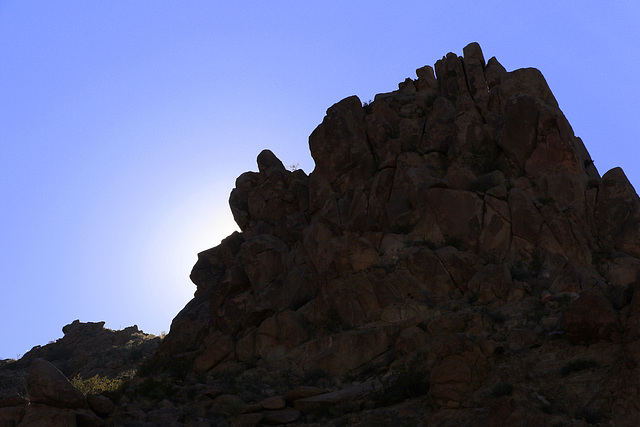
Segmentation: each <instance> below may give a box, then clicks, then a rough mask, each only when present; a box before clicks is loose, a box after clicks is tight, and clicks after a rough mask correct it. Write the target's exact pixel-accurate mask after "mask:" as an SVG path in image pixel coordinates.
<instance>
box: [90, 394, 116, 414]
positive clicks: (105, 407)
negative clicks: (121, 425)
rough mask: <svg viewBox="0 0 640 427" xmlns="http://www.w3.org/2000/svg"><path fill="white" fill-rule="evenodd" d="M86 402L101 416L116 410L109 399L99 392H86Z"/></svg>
mask: <svg viewBox="0 0 640 427" xmlns="http://www.w3.org/2000/svg"><path fill="white" fill-rule="evenodd" d="M87 402H88V403H89V407H90V408H91V409H92V410H93V411H94V412H95V413H96V414H98V415H99V416H101V417H106V416H108V415H111V414H113V412H114V411H115V410H116V406H115V405H114V404H113V402H112V401H111V399H109V398H108V397H106V396H102V395H100V394H91V393H89V394H87Z"/></svg>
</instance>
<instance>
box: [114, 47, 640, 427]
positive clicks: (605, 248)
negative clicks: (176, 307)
mask: <svg viewBox="0 0 640 427" xmlns="http://www.w3.org/2000/svg"><path fill="white" fill-rule="evenodd" d="M309 147H310V150H311V154H312V156H313V158H314V160H315V162H316V167H315V169H314V171H313V172H312V173H311V174H309V175H307V174H305V173H304V172H303V171H302V170H295V171H289V170H287V169H285V168H284V167H283V165H282V162H280V160H278V158H277V157H276V156H275V155H274V154H273V153H272V152H270V151H268V150H265V151H263V152H262V153H260V154H259V155H258V159H257V162H258V170H259V172H247V173H244V174H242V175H241V176H240V177H239V178H238V179H237V181H236V188H235V189H233V191H232V193H231V197H230V200H229V204H230V207H231V210H232V212H233V215H234V218H235V220H236V222H237V223H238V225H239V227H240V229H241V230H242V232H241V233H234V234H232V235H231V236H229V237H228V238H226V239H225V240H223V241H222V243H221V244H220V245H219V246H217V247H215V248H212V249H209V250H207V251H204V252H202V253H200V254H199V255H198V262H197V263H196V265H195V266H194V268H193V271H192V273H191V279H192V280H193V282H194V283H195V284H196V286H197V291H196V293H195V296H194V298H193V300H191V301H190V302H189V303H188V304H187V306H186V307H185V308H184V309H183V310H182V311H181V312H180V313H179V314H178V315H177V316H176V318H175V319H174V321H173V323H172V326H171V331H170V333H169V334H168V335H167V336H166V338H165V339H164V340H163V341H162V343H161V344H160V347H159V348H158V350H157V352H156V353H155V355H154V356H153V358H151V359H148V360H147V361H146V362H145V364H144V375H145V376H146V378H144V377H142V376H140V377H138V378H137V379H136V380H135V381H132V385H131V386H130V388H129V389H128V390H127V391H126V396H125V398H123V399H124V400H123V401H122V402H120V403H119V405H120V406H119V408H118V409H117V410H115V413H116V414H118V416H119V417H120V418H118V420H120V421H118V420H116V421H113V420H112V421H113V422H116V423H117V422H133V421H135V422H140V423H144V422H152V423H155V422H158V423H160V422H168V420H169V421H171V422H174V423H185V424H188V423H189V422H194V423H195V422H203V421H207V420H209V421H210V422H215V423H224V418H225V416H223V415H222V412H225V413H226V415H227V420H228V421H229V422H232V423H233V422H236V423H237V422H240V423H241V424H242V425H257V424H258V423H266V424H284V423H294V422H295V423H298V424H304V423H306V422H314V421H318V420H323V422H326V421H327V418H336V417H340V421H339V422H340V423H341V425H361V426H370V425H403V423H405V424H408V425H456V426H458V425H473V426H478V425H484V426H514V425H576V426H577V425H584V421H586V422H589V423H597V422H602V423H607V422H609V421H613V422H614V423H615V425H616V426H621V425H628V426H636V425H638V424H640V415H639V414H640V395H639V391H638V390H640V375H639V374H640V371H639V370H640V293H639V292H638V288H639V284H640V199H639V198H638V196H637V194H636V192H635V191H634V189H633V187H632V186H631V184H630V183H629V182H628V180H627V178H626V177H625V175H624V173H623V172H622V170H620V169H613V170H611V171H609V172H607V173H605V174H604V176H602V177H601V176H600V175H599V173H598V171H597V170H596V168H595V166H594V163H593V161H592V159H591V158H590V157H589V154H588V152H587V150H586V149H585V146H584V144H583V143H582V141H581V140H580V138H578V137H576V136H575V135H574V134H573V131H572V129H571V126H570V125H569V123H568V122H567V120H566V119H565V117H564V115H563V114H562V112H561V111H560V109H559V108H558V103H557V102H556V100H555V98H554V96H553V94H552V93H551V91H550V90H549V88H548V86H547V84H546V82H545V80H544V78H543V77H542V75H541V74H540V72H539V71H537V70H535V69H521V70H516V71H512V72H507V71H506V70H505V69H504V68H503V67H502V66H501V65H500V64H499V63H498V61H497V60H496V59H495V58H491V59H490V60H489V61H488V62H485V60H484V58H483V54H482V52H481V50H480V47H479V46H478V45H477V44H475V43H473V44H470V45H469V46H467V47H466V48H465V49H464V55H463V57H458V56H456V55H454V54H452V53H450V54H448V55H447V56H446V57H444V58H442V59H441V60H439V61H438V62H437V63H436V64H435V72H434V69H433V68H431V67H429V66H426V67H423V68H420V69H418V70H417V79H416V80H411V79H407V80H406V81H404V82H402V83H400V85H399V89H398V90H397V91H394V92H391V93H385V94H379V95H377V96H376V97H375V100H374V101H373V102H371V103H369V104H364V105H363V104H362V103H361V101H360V100H359V99H358V98H357V97H355V96H354V97H349V98H346V99H344V100H342V101H340V102H338V103H337V104H335V105H333V106H332V107H331V108H329V109H328V110H327V115H326V117H325V118H324V120H323V122H322V123H321V124H320V125H319V126H318V127H317V128H316V129H315V130H314V131H313V133H312V134H311V136H310V138H309ZM140 375H142V374H140ZM158 390H161V391H162V393H164V394H162V393H160V392H159V391H158ZM221 393H226V394H222V395H220V394H221ZM230 393H232V394H233V395H231V394H230ZM150 396H153V397H154V398H157V399H160V398H165V400H162V401H160V402H159V403H158V402H155V401H150V400H149V399H150ZM240 400H242V401H243V402H242V401H241V402H240V404H241V405H244V412H245V414H244V415H242V416H239V412H238V413H237V414H236V415H235V416H233V414H232V412H230V410H229V411H227V410H225V409H224V408H227V409H228V408H230V407H232V406H233V405H232V404H234V405H236V406H237V402H239V401H240ZM132 402H133V403H132ZM149 402H152V403H149ZM194 402H195V403H194ZM234 402H236V403H234ZM116 403H118V402H116ZM156 403H157V405H158V406H153V405H155V404H156ZM221 411H222V412H221ZM112 412H113V411H112ZM123 420H124V421H123ZM576 420H582V421H576ZM581 423H583V424H581ZM194 425H195V424H194Z"/></svg>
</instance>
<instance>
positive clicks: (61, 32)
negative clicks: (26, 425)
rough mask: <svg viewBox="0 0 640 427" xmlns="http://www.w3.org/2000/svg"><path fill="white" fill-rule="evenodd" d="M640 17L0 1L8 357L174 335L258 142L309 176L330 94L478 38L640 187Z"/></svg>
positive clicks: (491, 4)
mask: <svg viewBox="0 0 640 427" xmlns="http://www.w3.org/2000/svg"><path fill="white" fill-rule="evenodd" d="M638 22H640V2H637V1H617V2H609V3H607V2H601V1H598V2H596V1H561V2H559V1H557V0H556V1H529V2H514V1H484V2H477V1H459V2H455V3H449V2H430V1H399V2H393V3H391V2H386V1H385V2H383V1H366V2H365V1H351V2H344V1H327V0H324V1H313V0H311V1H304V2H301V1H272V2H265V1H253V2H252V1H248V2H222V1H206V0H201V1H189V0H181V1H179V2H178V1H160V0H154V1H150V0H147V1H142V0H140V1H130V0H126V1H125V0H120V1H110V2H97V1H94V2H89V1H84V0H83V1H65V0H61V1H56V2H51V1H36V0H20V1H18V0H0V148H1V154H0V199H1V204H0V233H1V234H0V286H1V289H2V293H1V298H0V358H15V357H16V356H17V355H19V354H23V353H25V352H26V351H28V350H29V349H30V348H31V347H33V346H35V345H44V344H47V342H49V341H51V340H55V339H57V338H59V337H61V336H62V331H61V329H62V327H63V326H64V325H65V324H67V323H70V322H72V321H73V320H75V319H80V320H81V321H101V320H104V321H106V322H107V325H106V326H107V327H110V328H113V329H117V328H122V327H126V326H129V325H133V324H137V325H138V326H139V327H140V328H141V329H143V330H145V331H146V332H151V333H156V334H157V333H160V332H161V331H168V330H169V325H170V323H171V320H172V319H173V317H174V316H175V315H176V314H177V313H178V311H179V310H180V309H181V308H182V307H183V306H184V304H186V302H187V301H188V300H189V299H190V298H191V297H192V295H193V292H194V291H195V287H194V286H193V285H192V284H191V282H190V281H189V279H188V275H189V272H190V271H191V267H192V266H193V264H194V263H195V261H196V255H197V253H198V252H199V251H202V250H204V249H207V248H209V247H212V246H215V245H216V244H218V243H219V241H220V239H222V238H223V237H225V236H226V235H228V234H230V233H231V232H232V231H233V230H234V229H235V224H234V223H233V219H232V217H231V214H230V211H229V208H228V202H227V201H228V196H229V192H230V191H231V189H232V188H233V186H234V181H235V178H236V177H237V176H238V175H240V174H241V173H242V172H244V171H247V170H256V165H255V158H256V156H257V154H258V153H259V152H260V151H261V150H262V149H264V148H270V149H272V150H273V151H274V152H275V153H276V155H277V156H279V157H280V159H281V160H282V161H283V162H284V164H285V165H293V164H298V165H299V167H300V168H302V169H304V170H305V171H306V172H307V173H309V172H311V171H312V170H313V166H314V165H313V161H312V159H311V157H310V155H309V151H308V145H307V138H308V136H309V134H310V133H311V132H312V131H313V129H314V128H315V127H316V126H317V125H318V124H319V123H320V122H321V121H322V118H323V116H324V113H325V111H326V109H327V108H328V107H329V106H331V105H332V104H333V103H335V102H337V101H339V100H340V99H342V98H345V97H347V96H350V95H353V94H355V95H358V96H359V97H360V99H361V100H362V101H368V100H370V99H373V97H374V95H375V94H376V93H380V92H388V91H392V90H394V89H396V88H397V83H399V82H401V81H403V80H404V79H405V78H406V77H415V71H414V70H415V69H416V68H419V67H421V66H423V65H433V64H434V63H435V61H437V60H438V59H439V58H441V57H442V56H444V55H445V54H446V53H447V52H455V53H457V54H458V55H461V54H462V48H463V47H464V46H465V45H467V44H468V43H470V42H472V41H477V42H479V43H480V45H481V46H482V48H483V51H484V54H485V58H486V59H487V60H488V59H489V58H490V57H492V56H496V57H497V58H498V60H499V61H500V62H501V63H502V64H503V65H504V66H505V67H506V68H507V70H513V69H516V68H522V67H535V68H538V69H540V70H541V71H542V73H543V74H544V76H545V78H546V79H547V82H548V83H549V86H550V87H551V90H552V91H553V92H554V94H555V96H556V98H557V100H558V102H559V104H560V108H561V109H562V110H563V112H564V113H565V115H566V116H567V118H568V119H569V122H570V123H571V124H572V126H573V129H574V132H575V133H576V135H578V136H580V137H581V138H582V139H583V141H584V142H585V145H586V147H587V149H588V150H589V152H590V153H591V156H592V157H593V159H594V160H595V165H596V167H597V168H598V170H599V171H600V174H604V172H606V171H607V170H608V169H610V168H612V167H615V166H621V167H623V169H624V170H625V172H626V174H627V176H628V177H629V179H630V180H631V182H632V184H634V185H635V187H636V188H638V187H639V186H640V166H638V165H639V163H640V148H639V146H638V136H637V123H638V118H637V112H638V111H640V84H639V80H638V75H637V70H638V69H640V59H639V57H638V55H637V46H638V44H639V42H640V35H639V30H638V29H637V23H638Z"/></svg>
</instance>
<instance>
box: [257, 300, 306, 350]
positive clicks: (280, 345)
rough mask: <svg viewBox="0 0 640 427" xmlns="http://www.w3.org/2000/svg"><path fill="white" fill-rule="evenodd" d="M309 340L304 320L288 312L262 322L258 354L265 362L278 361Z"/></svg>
mask: <svg viewBox="0 0 640 427" xmlns="http://www.w3.org/2000/svg"><path fill="white" fill-rule="evenodd" d="M308 338H309V331H308V328H307V327H306V325H305V323H304V320H303V318H302V317H301V316H300V315H299V314H297V313H296V312H294V311H291V310H287V311H283V312H282V313H278V314H277V315H275V316H272V317H269V318H267V319H265V320H264V322H262V324H261V325H260V327H259V328H258V333H257V335H256V344H255V346H256V354H258V355H259V356H260V357H262V358H263V359H265V360H277V359H280V358H282V357H283V356H284V353H285V352H286V351H287V350H289V349H291V348H293V347H295V346H297V345H298V344H300V343H302V342H304V341H305V340H307V339H308Z"/></svg>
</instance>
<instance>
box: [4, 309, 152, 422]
mask: <svg viewBox="0 0 640 427" xmlns="http://www.w3.org/2000/svg"><path fill="white" fill-rule="evenodd" d="M62 331H63V333H64V337H63V338H61V339H59V340H57V341H56V342H51V343H49V344H47V345H44V346H36V347H34V348H33V349H32V350H31V351H29V352H27V353H26V354H25V355H24V356H23V357H22V358H20V359H19V360H3V361H0V425H21V426H23V425H24V426H29V425H33V426H43V425H52V426H58V425H64V426H71V425H87V426H92V425H95V426H98V425H103V424H104V418H106V417H108V416H110V415H111V414H113V413H114V412H115V411H116V407H115V405H114V403H113V402H112V401H111V399H109V398H108V397H106V396H102V395H97V394H91V393H88V394H84V393H83V392H82V391H80V390H79V389H78V388H76V387H75V386H74V385H73V384H72V383H71V382H70V381H69V379H70V378H73V379H75V380H76V381H80V382H82V381H84V380H91V379H92V378H94V379H98V381H102V382H105V381H113V380H116V379H123V378H124V377H131V376H133V375H134V374H135V372H136V371H137V370H138V367H139V366H140V363H141V362H142V361H143V359H144V358H145V357H148V356H150V355H151V354H153V353H154V352H155V351H156V349H157V347H158V344H159V342H160V337H156V336H154V335H150V334H145V333H144V332H142V331H140V330H139V329H138V327H137V326H131V327H128V328H125V329H123V330H119V331H113V330H110V329H106V328H104V322H87V323H83V322H80V321H79V320H76V321H74V322H73V323H71V324H69V325H66V326H64V327H63V328H62ZM74 383H75V382H74Z"/></svg>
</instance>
